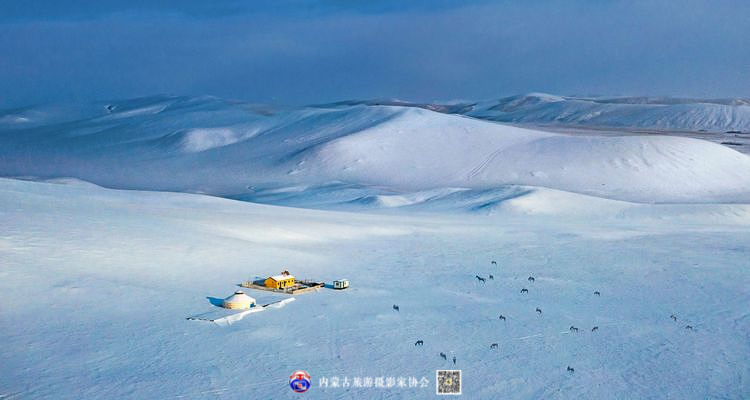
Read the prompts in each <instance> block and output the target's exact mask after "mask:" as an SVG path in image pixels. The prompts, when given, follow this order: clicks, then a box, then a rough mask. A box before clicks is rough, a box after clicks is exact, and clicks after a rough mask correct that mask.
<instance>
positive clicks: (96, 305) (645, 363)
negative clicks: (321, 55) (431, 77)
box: [0, 98, 750, 399]
mask: <svg viewBox="0 0 750 400" xmlns="http://www.w3.org/2000/svg"><path fill="white" fill-rule="evenodd" d="M114 110H115V112H104V111H102V109H101V108H97V107H94V106H90V108H86V107H80V108H77V109H76V111H75V112H73V111H70V110H65V111H64V112H61V111H59V110H58V111H54V110H49V109H39V108H37V109H29V110H14V111H13V112H6V113H5V116H4V117H3V119H1V120H0V123H2V124H5V125H2V128H0V151H1V152H0V175H3V176H7V177H15V178H22V179H5V178H0V226H2V230H1V231H0V261H1V262H2V268H1V269H0V303H1V304H2V307H0V341H2V343H3V345H2V346H0V359H2V360H3V362H2V363H1V364H0V396H2V398H50V399H53V398H54V399H59V398H70V399H81V398H103V397H119V398H166V399H168V398H195V399H199V398H293V397H300V396H306V397H310V398H341V399H345V398H392V399H400V398H405V399H406V398H408V399H413V398H433V397H435V386H434V385H435V370H437V369H453V368H454V365H453V363H452V362H451V361H450V357H451V356H452V355H455V356H456V359H457V361H456V365H455V368H457V369H461V370H462V371H463V396H464V397H467V398H480V399H495V398H499V397H502V398H518V399H532V398H564V399H567V398H617V399H631V398H639V399H641V398H643V399H648V398H653V399H664V398H681V399H705V398H726V399H741V398H747V397H748V396H750V363H748V361H747V360H748V359H750V310H749V309H748V304H750V271H748V264H749V262H748V259H750V258H749V257H748V254H750V157H748V156H746V155H744V154H741V153H739V152H736V151H734V150H732V149H731V148H729V147H727V146H721V145H718V144H715V143H711V142H707V141H702V140H695V139H689V138H684V137H671V136H658V137H653V136H622V137H611V136H600V137H596V135H593V136H592V135H589V136H587V137H581V136H576V135H566V134H555V133H550V132H543V131H539V130H533V129H524V128H518V127H511V126H506V125H500V124H495V123H492V122H487V121H481V120H476V119H472V118H467V117H464V116H458V115H447V114H442V113H436V112H433V111H429V110H425V109H422V108H415V107H399V106H367V105H361V104H360V105H354V106H351V107H342V106H337V107H330V108H326V107H317V108H305V109H269V108H265V107H262V106H250V105H246V104H230V103H228V102H226V101H223V100H219V99H214V98H197V99H195V98H193V99H185V98H160V99H145V100H138V101H129V102H124V103H122V104H119V105H118V106H117V107H116V108H114ZM71 115H73V116H74V117H70V116H71ZM11 116H15V117H11ZM65 116H68V117H65ZM14 118H15V119H14ZM17 118H26V120H24V121H20V122H19V120H18V119H17ZM35 118H36V120H35ZM19 124H21V125H23V124H28V125H25V127H20V126H19ZM69 177H73V178H69ZM90 182H93V183H90ZM99 185H101V186H99ZM102 186H107V187H109V188H104V187H102ZM186 192H192V193H186ZM200 193H205V194H200ZM207 194H209V195H207ZM216 196H225V197H230V198H220V197H216ZM234 199H240V200H245V201H237V200H234ZM256 202H264V203H270V204H257V203H256ZM492 260H496V261H497V265H493V264H491V261H492ZM282 269H289V270H290V271H292V272H293V273H294V274H296V275H297V276H298V277H300V278H312V279H323V280H326V281H328V282H330V281H331V280H333V279H337V278H348V279H350V280H351V282H352V287H351V288H350V289H348V290H345V291H334V290H322V291H320V292H318V293H308V294H302V295H298V296H296V297H297V300H296V301H294V302H292V303H290V304H288V305H286V306H285V307H284V308H280V309H276V310H269V311H268V312H262V313H257V314H252V315H249V316H247V317H246V318H244V319H242V320H241V321H237V322H236V323H234V324H232V325H230V326H221V327H220V326H216V325H214V324H211V323H206V322H200V321H188V320H186V319H185V318H186V317H188V316H191V315H195V314H199V313H201V312H206V311H209V310H211V309H212V307H213V306H212V305H211V304H210V302H209V300H208V298H209V297H225V296H227V295H229V294H230V293H232V292H233V291H234V290H236V288H237V287H236V284H237V283H239V282H241V281H243V280H246V279H249V278H254V277H263V276H266V275H271V274H275V273H278V272H279V271H280V270H282ZM490 274H492V275H493V277H494V279H491V280H490V279H489V275H490ZM475 275H479V276H482V277H484V278H487V281H486V282H485V283H481V282H479V281H478V280H477V279H476V278H475ZM530 276H533V277H534V278H535V280H534V282H531V281H529V280H528V279H527V278H528V277H530ZM523 288H527V289H528V293H524V294H522V293H520V291H521V289H523ZM594 291H599V292H600V293H601V296H595V295H594V294H593V293H594ZM253 297H256V298H257V299H258V301H259V302H261V303H267V302H272V301H276V300H279V299H281V298H283V296H281V295H274V294H269V293H265V292H257V293H255V292H253ZM393 304H398V305H399V308H400V311H395V310H393V309H392V305H393ZM536 308H540V309H541V310H542V314H541V315H540V314H538V313H537V312H535V309H536ZM500 314H502V315H504V316H505V317H506V320H505V321H502V320H499V319H498V316H499V315H500ZM672 314H674V315H676V316H677V318H678V319H677V321H673V320H672V319H670V316H671V315H672ZM686 325H691V326H692V327H693V329H692V330H688V329H685V326H686ZM570 326H576V327H578V328H579V331H578V332H577V333H573V332H571V331H570V330H569V327H570ZM594 326H598V328H599V329H598V330H597V331H595V332H592V331H591V329H592V328H593V327H594ZM420 339H421V340H424V343H425V344H424V346H414V343H415V341H416V340H420ZM492 343H498V349H492V350H491V349H490V345H491V344H492ZM440 352H444V353H446V354H448V357H449V360H447V361H446V360H443V359H442V358H441V357H440V356H439V353H440ZM568 366H571V367H573V368H575V372H574V373H569V372H568V371H566V368H567V367H568ZM300 369H301V370H305V371H307V372H308V373H310V375H312V379H313V385H312V388H311V389H310V390H309V391H308V392H307V393H305V394H304V395H298V394H295V393H294V392H292V390H291V389H290V388H289V386H288V379H289V375H290V374H291V373H292V372H293V371H295V370H300ZM334 376H337V377H340V378H342V379H343V377H348V378H349V379H350V380H351V379H352V378H354V377H409V376H413V377H416V378H417V379H420V378H422V377H425V378H427V379H428V380H429V385H428V387H427V388H408V387H407V388H398V387H391V388H375V387H371V388H354V387H349V388H333V387H328V388H323V387H318V383H319V379H320V378H321V377H328V378H329V379H330V378H331V377H334Z"/></svg>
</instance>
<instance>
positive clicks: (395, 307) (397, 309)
mask: <svg viewBox="0 0 750 400" xmlns="http://www.w3.org/2000/svg"><path fill="white" fill-rule="evenodd" d="M393 309H394V310H396V311H401V310H400V309H399V308H398V306H397V305H396V304H394V305H393Z"/></svg>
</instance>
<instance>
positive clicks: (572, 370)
mask: <svg viewBox="0 0 750 400" xmlns="http://www.w3.org/2000/svg"><path fill="white" fill-rule="evenodd" d="M568 372H570V373H573V372H576V370H575V369H573V368H572V367H571V366H570V365H568Z"/></svg>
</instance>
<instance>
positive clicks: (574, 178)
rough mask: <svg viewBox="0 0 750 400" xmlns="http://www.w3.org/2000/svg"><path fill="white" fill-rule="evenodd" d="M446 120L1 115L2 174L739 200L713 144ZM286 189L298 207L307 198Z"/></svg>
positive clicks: (270, 112)
mask: <svg viewBox="0 0 750 400" xmlns="http://www.w3.org/2000/svg"><path fill="white" fill-rule="evenodd" d="M540 99H541V100H540V101H541V103H544V104H553V105H554V104H558V103H563V104H568V103H569V101H567V100H559V99H558V98H547V97H544V98H542V97H540ZM571 104H572V103H571ZM597 104H599V103H597ZM601 104H608V105H613V106H617V107H619V106H621V104H620V103H617V102H613V103H601ZM506 105H507V104H506ZM516 106H517V107H520V108H521V109H523V108H524V106H523V104H517V105H516ZM647 106H650V105H647ZM716 106H719V105H716ZM508 107H509V106H508ZM727 107H729V106H727ZM737 107H746V106H737ZM491 108H493V109H495V108H497V107H491ZM506 110H507V107H506ZM439 111H444V112H445V111H446V110H439ZM444 112H436V111H431V110H427V109H423V108H419V107H412V106H394V105H388V106H383V105H363V104H356V105H351V104H337V105H333V106H329V107H301V108H274V107H268V106H258V105H252V104H245V103H241V102H231V101H226V100H221V99H217V98H211V97H202V98H180V97H157V98H148V99H137V100H129V101H123V102H116V103H111V104H99V105H97V106H96V107H95V106H94V105H87V106H82V107H80V109H78V110H76V111H70V110H64V111H60V110H59V109H54V108H51V109H38V110H11V111H6V112H5V113H4V115H3V116H2V119H1V121H2V122H1V123H0V175H2V176H33V177H40V178H55V177H75V178H79V179H82V180H86V181H91V182H94V183H96V184H100V185H103V186H107V187H113V188H125V189H146V190H169V191H185V192H202V193H210V194H215V195H221V196H230V197H234V198H243V199H252V198H261V197H262V196H261V195H263V194H264V193H266V192H267V190H269V189H270V190H273V191H277V192H278V191H281V192H287V193H295V189H294V188H299V187H308V186H314V187H321V186H322V187H327V188H329V189H330V188H337V187H339V186H345V187H348V188H352V187H356V188H360V189H362V190H361V192H360V193H359V194H361V196H354V197H353V198H347V196H348V195H344V196H343V198H344V200H346V202H347V204H349V205H352V204H357V203H362V204H369V205H372V204H376V205H377V204H383V205H384V206H392V205H398V204H400V203H402V202H403V201H402V200H395V198H387V197H382V196H383V195H387V194H397V195H400V196H406V197H410V196H411V197H414V196H419V193H423V192H425V191H435V190H437V191H438V192H440V193H442V192H441V191H445V190H448V191H456V192H459V194H456V195H454V196H460V193H469V194H472V193H474V192H476V191H486V190H500V191H502V190H504V189H503V187H505V186H508V185H522V186H523V185H527V186H537V187H547V188H553V189H558V190H563V191H568V192H575V193H581V194H587V195H593V196H598V197H603V198H609V199H617V200H628V201H637V202H684V203H696V202H749V201H750V157H748V156H747V155H744V154H741V153H739V152H737V151H734V150H732V149H730V148H728V147H725V146H720V145H718V144H715V143H711V142H707V141H702V140H695V139H689V138H683V137H673V136H633V135H629V136H597V135H587V136H581V135H566V134H555V133H549V132H542V131H539V130H533V129H523V128H518V127H513V126H507V125H502V124H497V123H493V122H488V121H482V120H478V119H474V118H468V117H464V116H460V115H454V114H446V113H444ZM519 112H520V111H519ZM738 112H739V111H738ZM472 113H473V112H472ZM472 113H469V114H472ZM561 113H562V111H561ZM551 114H552V113H551ZM551 114H550V115H551ZM559 115H563V114H559ZM21 119H25V120H23V121H22V120H21ZM655 121H656V120H655ZM714 122H716V121H714ZM717 124H718V122H717ZM716 126H718V125H716ZM258 188H262V189H263V190H265V192H264V191H263V190H261V192H260V193H259V192H258ZM357 190H359V189H357ZM355 191H356V190H355ZM321 193H322V192H320V191H318V192H316V195H320V194H321ZM297 194H299V195H300V196H302V197H300V199H302V200H304V199H305V198H306V196H307V195H308V194H309V193H306V192H304V191H303V192H301V193H299V192H297ZM336 195H337V196H339V197H338V198H342V196H341V195H342V194H341V193H338V194H336ZM370 195H374V196H381V197H374V198H372V199H374V201H370V200H368V197H367V196H370ZM472 196H473V194H472ZM349 197H350V196H349ZM351 200H355V202H354V203H352V202H351ZM389 200H392V201H391V202H389ZM303 203H304V202H303V201H298V204H302V205H303ZM412 203H414V201H409V200H406V202H405V203H404V204H412Z"/></svg>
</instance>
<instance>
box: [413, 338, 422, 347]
mask: <svg viewBox="0 0 750 400" xmlns="http://www.w3.org/2000/svg"><path fill="white" fill-rule="evenodd" d="M414 345H415V346H424V340H422V339H419V340H417V341H416V342H415V343H414Z"/></svg>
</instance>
